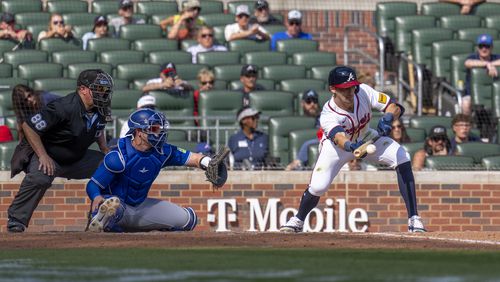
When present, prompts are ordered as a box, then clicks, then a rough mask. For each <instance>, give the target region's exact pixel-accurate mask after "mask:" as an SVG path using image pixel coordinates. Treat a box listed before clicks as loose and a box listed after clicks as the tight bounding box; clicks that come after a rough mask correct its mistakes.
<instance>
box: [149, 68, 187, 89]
mask: <svg viewBox="0 0 500 282" xmlns="http://www.w3.org/2000/svg"><path fill="white" fill-rule="evenodd" d="M155 90H164V91H167V92H168V93H171V94H182V93H181V92H184V91H190V90H193V87H192V86H191V85H189V83H187V81H185V80H183V79H181V78H180V77H179V75H178V74H177V70H176V69H175V64H174V63H166V64H164V65H163V66H162V67H161V72H160V77H158V78H153V79H150V80H148V81H147V82H146V85H144V87H143V88H142V91H143V92H144V93H147V92H149V91H155Z"/></svg>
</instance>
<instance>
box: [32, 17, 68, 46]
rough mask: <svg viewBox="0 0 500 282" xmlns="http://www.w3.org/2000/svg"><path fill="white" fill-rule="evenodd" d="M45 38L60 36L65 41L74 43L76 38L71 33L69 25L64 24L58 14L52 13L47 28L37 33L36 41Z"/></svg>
mask: <svg viewBox="0 0 500 282" xmlns="http://www.w3.org/2000/svg"><path fill="white" fill-rule="evenodd" d="M45 38H61V39H63V40H65V41H73V42H74V43H75V44H76V43H77V40H76V39H75V37H74V35H73V31H72V30H71V26H70V25H66V24H65V23H64V20H63V18H62V16H61V15H60V14H52V15H51V16H50V20H49V25H48V29H47V30H44V31H42V32H40V33H39V34H38V42H40V41H41V40H42V39H45Z"/></svg>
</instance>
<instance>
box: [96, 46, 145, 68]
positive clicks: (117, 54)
mask: <svg viewBox="0 0 500 282" xmlns="http://www.w3.org/2000/svg"><path fill="white" fill-rule="evenodd" d="M99 60H100V62H101V63H106V64H110V65H112V66H113V67H114V68H115V67H116V66H117V65H120V64H133V63H142V62H143V61H144V53H143V52H142V51H134V50H116V51H106V52H101V54H100V56H99Z"/></svg>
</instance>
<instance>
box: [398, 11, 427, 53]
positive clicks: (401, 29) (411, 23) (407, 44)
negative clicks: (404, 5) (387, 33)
mask: <svg viewBox="0 0 500 282" xmlns="http://www.w3.org/2000/svg"><path fill="white" fill-rule="evenodd" d="M431 27H436V18H435V17H433V16H403V17H396V41H395V47H396V51H398V52H410V51H411V42H412V31H413V30H414V29H421V28H431Z"/></svg>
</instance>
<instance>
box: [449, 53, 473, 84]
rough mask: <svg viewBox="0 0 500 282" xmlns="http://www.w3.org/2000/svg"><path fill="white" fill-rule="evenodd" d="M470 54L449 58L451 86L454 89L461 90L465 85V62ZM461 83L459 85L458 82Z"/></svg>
mask: <svg viewBox="0 0 500 282" xmlns="http://www.w3.org/2000/svg"><path fill="white" fill-rule="evenodd" d="M469 55H470V53H466V54H456V55H452V56H451V81H450V82H451V84H452V85H453V86H454V87H456V88H459V89H460V88H463V87H464V85H465V71H466V68H465V65H464V63H465V60H467V57H469ZM460 80H461V81H462V84H461V85H460V83H459V81H460Z"/></svg>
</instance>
